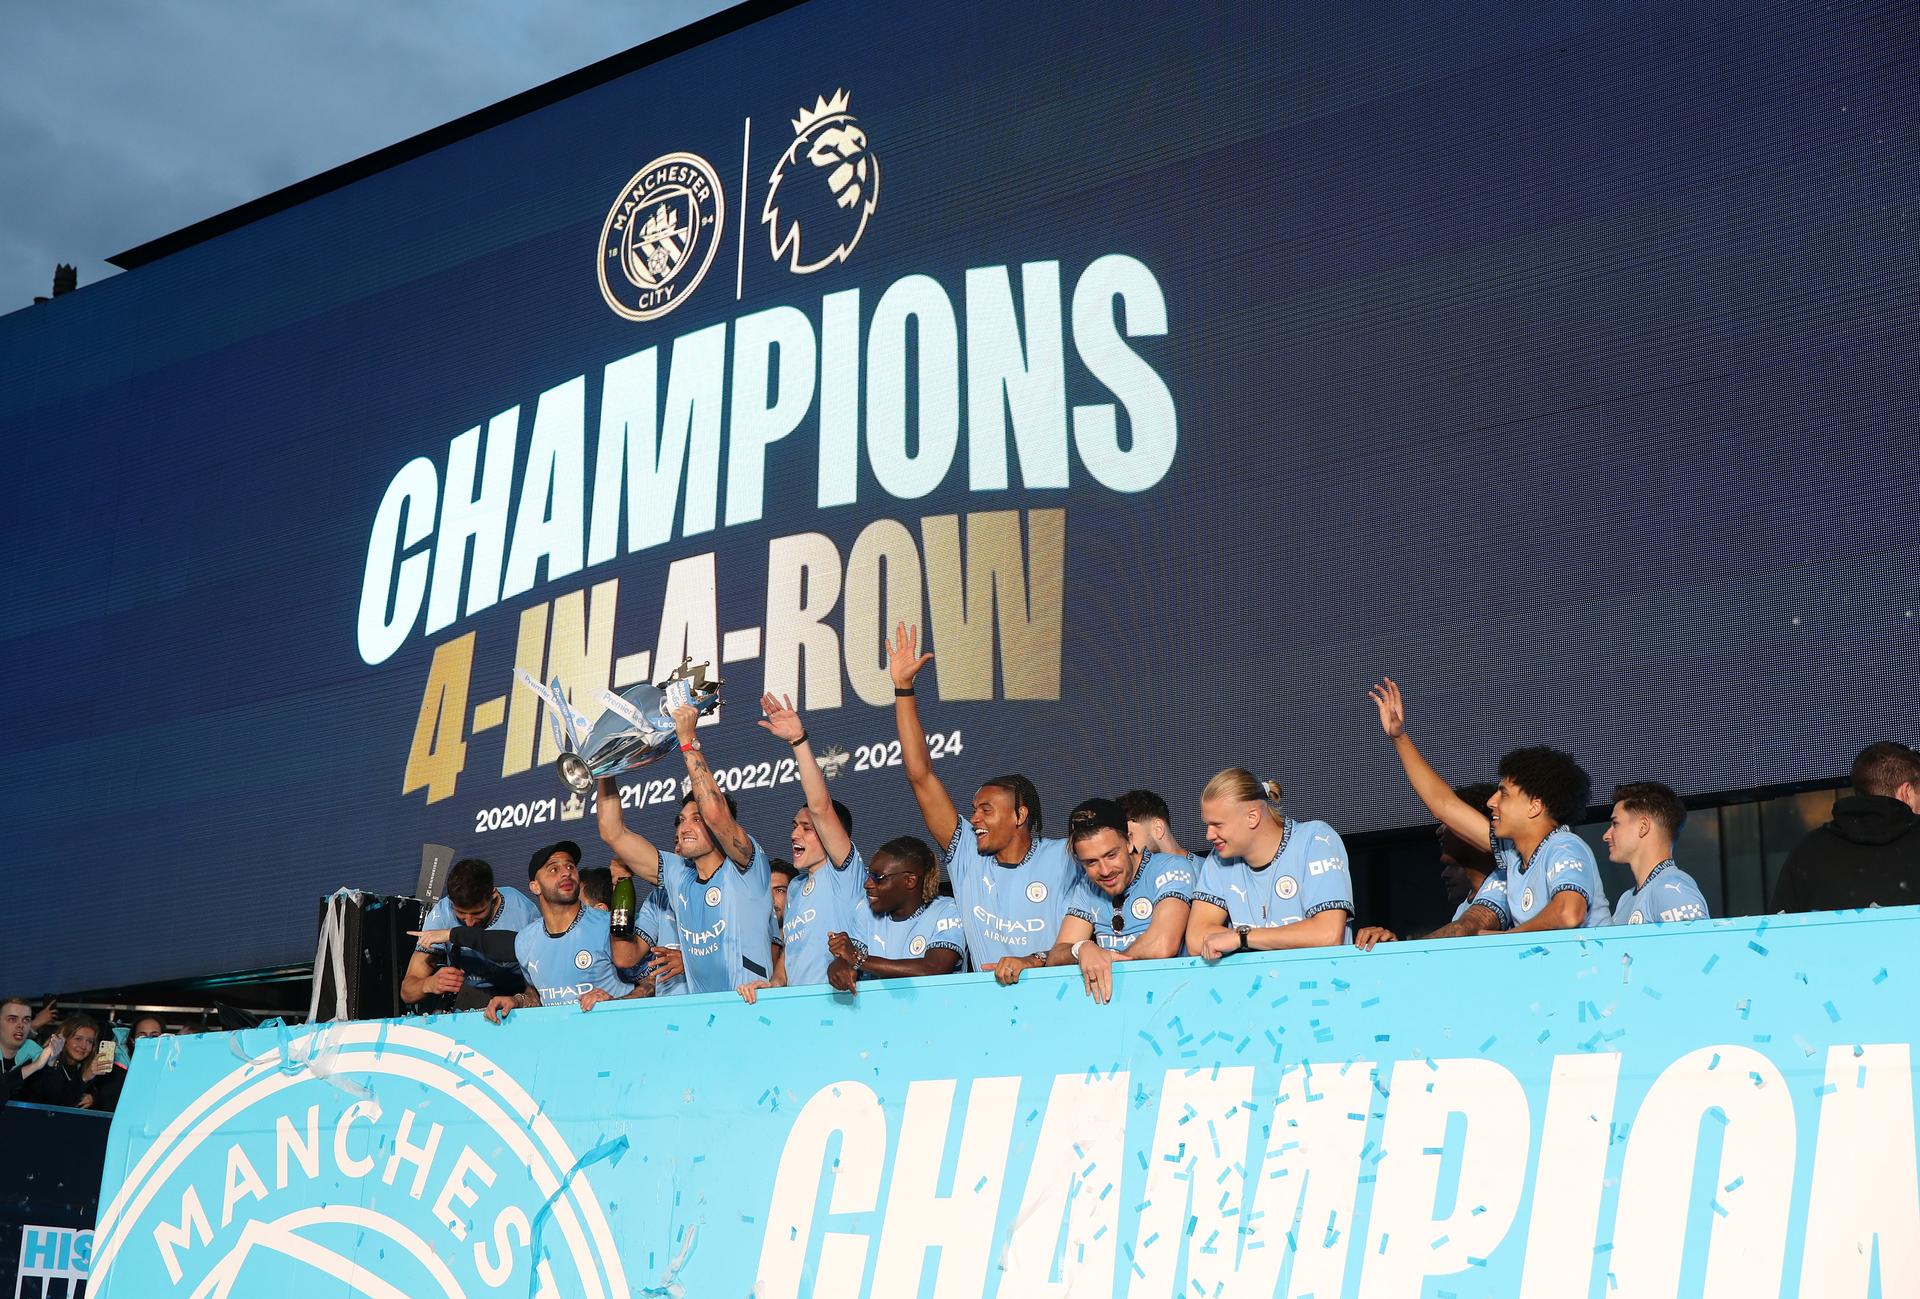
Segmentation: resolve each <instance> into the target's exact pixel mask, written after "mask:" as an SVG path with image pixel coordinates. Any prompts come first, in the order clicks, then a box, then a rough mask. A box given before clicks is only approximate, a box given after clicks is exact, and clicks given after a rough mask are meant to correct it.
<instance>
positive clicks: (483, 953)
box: [405, 626, 1920, 1020]
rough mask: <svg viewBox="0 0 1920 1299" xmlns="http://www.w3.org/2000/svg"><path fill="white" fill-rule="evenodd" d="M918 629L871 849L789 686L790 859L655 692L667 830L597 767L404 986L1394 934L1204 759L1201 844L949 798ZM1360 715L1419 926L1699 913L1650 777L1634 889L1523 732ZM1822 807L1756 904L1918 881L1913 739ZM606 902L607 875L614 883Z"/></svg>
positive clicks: (1208, 947) (460, 996)
mask: <svg viewBox="0 0 1920 1299" xmlns="http://www.w3.org/2000/svg"><path fill="white" fill-rule="evenodd" d="M932 659H933V656H932V655H931V654H921V653H919V651H918V638H917V632H916V631H915V630H913V629H910V628H907V627H904V626H903V627H901V628H899V629H898V630H897V631H896V633H895V636H894V638H893V640H892V642H891V644H890V646H889V668H890V671H891V674H892V677H893V682H894V694H895V700H894V705H895V707H894V714H895V721H896V724H897V727H898V731H899V738H900V747H901V756H902V763H903V767H904V770H905V774H906V777H907V780H908V783H909V785H910V787H911V789H912V792H913V795H914V799H915V802H916V803H917V805H918V808H919V811H920V816H921V820H922V822H923V824H924V828H925V831H926V833H927V836H928V837H927V838H924V839H923V838H921V837H919V836H918V835H917V834H907V835H900V836H897V837H893V838H889V839H888V840H887V841H886V842H885V843H883V844H881V845H880V847H879V848H878V849H876V850H875V851H874V853H873V855H872V857H871V858H868V857H866V856H864V855H863V854H862V853H861V851H860V849H859V848H858V847H857V846H856V845H855V843H854V839H853V830H854V817H853V814H852V812H851V811H850V810H849V809H848V808H847V807H846V806H845V805H843V804H841V803H840V802H838V801H836V800H835V799H833V798H832V797H831V796H830V794H829V793H828V788H827V778H826V776H825V774H824V773H823V772H822V770H821V768H820V765H819V763H818V761H817V760H816V758H815V756H814V752H813V747H812V744H811V741H810V738H809V736H808V734H807V730H806V726H805V723H804V722H803V721H802V720H801V718H800V716H799V714H798V713H797V712H796V711H795V710H794V708H793V707H792V705H791V702H790V701H786V700H781V699H776V698H775V697H773V696H772V695H768V696H765V697H763V698H762V700H761V709H762V712H763V713H764V719H763V720H762V721H761V722H760V725H761V727H762V728H764V729H765V730H767V731H768V732H769V733H771V735H773V736H774V737H776V738H777V739H779V740H780V741H782V742H784V743H786V744H788V745H789V746H790V747H791V749H792V751H793V756H794V759H795V763H796V765H797V767H798V771H799V775H800V782H801V787H802V789H803V791H804V792H805V796H806V804H805V806H803V807H801V808H800V809H799V810H798V811H796V812H795V813H794V818H793V826H792V836H791V844H792V858H791V860H790V861H788V860H779V861H776V860H774V859H772V858H770V857H769V856H768V854H767V852H766V850H765V848H764V847H763V846H762V845H761V844H760V843H759V842H758V841H757V840H756V839H755V838H754V837H753V836H752V835H750V834H748V833H747V831H746V830H745V829H743V828H742V827H741V825H740V823H739V821H738V819H737V810H736V807H735V804H734V802H733V799H732V798H731V797H730V796H728V795H727V794H726V793H725V792H724V791H723V790H721V788H720V787H719V785H718V783H717V782H716V781H715V779H714V775H713V770H712V768H711V767H710V766H709V764H708V761H707V758H706V756H705V753H704V751H703V747H702V744H701V741H700V739H699V737H698V735H697V733H696V731H695V726H696V723H697V722H698V716H697V714H696V713H695V712H694V710H692V709H691V708H687V709H682V710H680V711H679V712H678V713H676V714H675V723H676V727H677V732H678V739H679V746H680V751H681V754H682V756H683V757H684V759H685V762H686V769H687V777H688V788H689V791H690V792H688V793H687V795H686V797H685V799H684V801H683V802H682V804H681V806H680V809H679V812H678V815H677V816H676V818H675V820H674V825H673V838H672V841H671V843H669V844H656V843H655V842H654V841H653V840H651V839H649V838H647V837H646V836H645V835H643V834H641V833H639V832H638V831H636V830H633V829H632V828H630V827H629V826H627V825H626V823H625V821H624V819H623V816H622V812H621V801H620V797H619V792H618V790H617V788H616V787H615V785H614V783H613V781H611V780H602V781H601V782H600V787H599V797H598V800H597V809H596V817H597V823H598V828H599V832H600V838H601V839H602V840H603V842H604V843H605V845H606V846H607V847H608V848H609V849H611V851H612V854H613V857H612V860H611V862H610V863H609V865H608V866H606V867H594V868H587V867H585V864H584V857H583V854H582V851H581V849H580V847H579V845H578V844H576V843H573V842H570V841H561V842H559V843H554V844H550V845H548V846H547V847H545V848H542V849H540V850H539V851H538V852H536V853H535V854H534V855H533V858H532V860H531V861H530V862H529V863H528V867H527V881H528V882H527V892H526V893H525V894H522V893H520V892H519V891H517V890H514V889H511V888H506V889H503V888H500V887H497V886H496V883H495V880H494V877H493V870H492V868H491V866H489V865H488V863H486V862H484V861H481V860H479V859H477V858H468V859H465V860H462V861H460V862H457V863H456V864H455V865H454V868H453V870H452V872H451V875H450V878H449V883H448V893H447V897H446V898H445V899H443V900H442V901H441V902H440V903H439V904H438V905H437V906H436V907H435V909H434V911H433V913H431V914H430V915H429V916H428V917H427V919H426V921H425V923H424V926H423V928H422V930H421V931H420V933H419V934H418V937H419V940H420V941H419V946H418V947H417V949H416V951H415V952H414V955H413V958H412V964H411V965H410V967H409V969H408V972H407V977H406V986H405V994H406V996H407V998H408V1000H409V1001H410V1002H425V1003H426V1004H430V1005H431V1004H435V1003H434V1002H433V1001H431V1000H429V999H432V998H439V999H441V1000H440V1001H439V1002H438V1004H441V1005H448V1004H451V1005H458V1006H464V1007H472V1008H476V1009H478V1008H484V1010H485V1012H486V1014H487V1017H488V1018H489V1019H494V1020H498V1019H499V1018H500V1017H501V1016H503V1015H505V1014H507V1013H509V1012H510V1011H511V1010H512V1009H514V1008H515V1007H531V1006H537V1005H552V1004H563V1003H577V1004H578V1005H579V1006H580V1007H581V1008H582V1009H584V1010H590V1009H592V1008H593V1007H594V1006H595V1005H597V1004H599V1003H600V1002H602V1001H605V1000H609V999H612V998H625V997H650V996H669V995H675V994H680V993H703V992H716V991H725V990H728V989H732V990H735V991H737V992H738V993H739V995H740V996H742V997H744V998H745V999H746V1000H747V1001H749V1002H752V1001H753V1000H754V999H755V997H756V996H757V994H758V993H759V992H760V990H762V989H765V988H769V987H782V986H794V985H803V984H826V985H829V986H830V987H832V988H834V989H836V990H839V991H842V992H847V993H852V992H855V991H856V990H857V989H858V987H859V985H860V983H861V982H862V981H864V980H870V979H888V978H900V977H906V976H914V975H939V974H948V973H952V972H954V971H960V970H968V969H972V970H982V971H991V972H992V973H993V974H994V976H995V978H996V979H997V980H998V981H999V982H1000V983H1002V984H1012V983H1016V982H1018V980H1019V979H1020V977H1021V975H1022V973H1024V972H1025V971H1027V970H1030V969H1036V968H1040V967H1043V966H1049V965H1054V966H1059V965H1072V966H1076V967H1078V969H1079V971H1080V974H1081V978H1082V981H1083V983H1084V985H1085V988H1086V991H1087V993H1088V995H1089V996H1091V997H1093V998H1094V999H1095V1000H1096V1001H1101V1002H1104V1001H1106V1000H1108V999H1109V998H1110V997H1111V995H1112V987H1113V966H1114V965H1115V964H1116V963H1118V962H1121V961H1130V960H1153V959H1160V958H1166V957H1172V956H1179V955H1183V954H1186V955H1193V956H1199V957H1203V958H1205V959H1206V960H1209V961H1218V960H1223V959H1230V958H1232V957H1233V956H1234V955H1235V954H1237V953H1240V952H1247V951H1272V950H1279V949H1284V948H1305V947H1334V946H1339V945H1343V944H1353V945H1354V946H1357V947H1358V948H1360V949H1362V950H1371V949H1373V948H1375V947H1377V946H1378V945H1379V944H1381V943H1385V942H1392V941H1396V940H1397V939H1398V938H1399V937H1400V935H1396V934H1394V933H1392V932H1390V931H1388V930H1386V929H1384V928H1381V927H1379V926H1364V927H1362V928H1360V929H1359V930H1358V932H1357V933H1356V932H1355V931H1354V928H1353V919H1354V903H1353V889H1352V884H1351V878H1350V875H1349V872H1348V864H1347V853H1346V848H1345V846H1344V844H1343V843H1342V842H1341V839H1340V835H1339V833H1338V832H1337V831H1336V830H1334V828H1333V827H1332V826H1330V825H1328V824H1327V823H1326V822H1324V821H1317V820H1301V819H1296V818H1294V817H1291V816H1289V815H1287V813H1286V811H1285V810H1284V808H1283V805H1282V801H1281V799H1282V791H1281V788H1280V786H1279V785H1278V784H1277V783H1276V782H1274V781H1270V780H1268V781H1263V780H1259V779H1257V778H1256V777H1255V776H1254V775H1253V774H1252V773H1251V772H1249V771H1247V770H1245V769H1244V768H1239V767H1230V768H1228V769H1226V770H1224V771H1222V772H1220V773H1219V774H1218V775H1217V776H1215V777H1214V778H1213V779H1212V780H1211V781H1209V782H1208V783H1207V785H1206V787H1205V788H1204V789H1203V790H1201V791H1200V798H1199V811H1200V815H1201V818H1202V820H1203V821H1204V823H1205V826H1206V838H1207V842H1208V846H1209V848H1210V851H1209V852H1208V853H1207V854H1206V855H1205V856H1204V857H1201V856H1197V855H1195V854H1194V853H1192V852H1189V851H1188V850H1187V849H1185V848H1183V847H1182V846H1181V845H1180V844H1179V843H1178V842H1176V840H1175V838H1174V836H1173V832H1172V830H1171V828H1170V820H1171V817H1170V813H1169V810H1168V806H1167V803H1166V801H1165V799H1163V798H1162V797H1160V796H1159V795H1158V794H1155V793H1153V792H1151V791H1148V790H1134V791H1132V792H1130V793H1127V794H1125V795H1122V796H1120V797H1118V798H1090V799H1087V800H1086V801H1084V802H1082V803H1080V804H1079V805H1078V806H1077V807H1075V808H1074V810H1073V812H1072V814H1071V815H1070V816H1069V817H1068V819H1067V833H1066V835H1065V836H1064V837H1062V838H1046V837H1043V835H1042V830H1041V811H1040V797H1039V793H1038V791H1037V790H1036V789H1035V788H1034V785H1033V782H1032V781H1031V780H1029V779H1028V778H1027V777H1025V776H1023V775H1018V774H1008V775H1000V776H994V777H991V778H990V779H988V780H986V781H983V782H982V783H981V784H980V785H979V787H978V788H977V789H976V790H975V791H974V792H973V794H972V798H971V800H970V802H969V804H968V805H967V806H966V808H965V809H964V812H963V810H962V808H961V807H959V806H958V805H956V804H955V802H954V801H953V798H952V796H951V794H950V793H949V791H948V790H947V788H946V786H945V785H944V784H942V782H941V781H940V780H939V778H938V777H937V776H936V775H935V774H934V771H933V764H932V762H931V760H930V756H929V752H928V746H927V737H926V731H925V728H924V727H923V725H922V723H921V720H920V714H919V706H918V700H917V697H916V694H915V682H916V680H917V679H918V677H919V675H920V673H921V672H922V671H923V670H924V669H925V668H926V667H927V665H928V664H929V663H930V662H931V661H932ZM1370 695H1371V698H1372V700H1373V703H1374V705H1375V708H1376V710H1377V712H1378V715H1379V721H1380V725H1381V729H1382V731H1383V732H1384V733H1385V735H1386V737H1387V738H1388V740H1389V741H1391V743H1392V744H1393V746H1394V748H1395V751H1396V753H1397V754H1398V756H1399V758H1400V762H1401V765H1402V767H1403V768H1404V770H1405V772H1406V776H1407V779H1408V781H1409V782H1410V784H1411V785H1412V787H1413V789H1414V792H1415V793H1416V794H1418V795H1419V797H1420V799H1421V801H1422V802H1423V803H1425V805H1426V807H1427V809H1428V810H1429V811H1430V812H1431V813H1432V815H1433V816H1434V818H1435V820H1436V821H1437V822H1438V825H1437V827H1436V833H1437V836H1438V845H1439V858H1440V863H1441V868H1442V871H1441V874H1442V880H1443V882H1444V884H1445V886H1446V889H1447V892H1448V896H1449V899H1450V901H1451V902H1453V903H1454V904H1455V910H1454V913H1453V917H1452V919H1451V920H1449V921H1448V922H1447V923H1446V924H1444V925H1442V926H1440V927H1439V928H1438V929H1435V930H1433V931H1432V932H1431V933H1428V934H1424V935H1420V937H1424V938H1435V939H1450V938H1472V937H1474V936H1477V935H1481V934H1488V933H1498V932H1506V931H1515V932H1517V931H1540V930H1550V929H1572V928H1585V927H1594V926H1602V925H1615V924H1642V923H1656V924H1658V923H1673V922H1685V921H1694V920H1704V919H1707V918H1708V905H1707V901H1706V898H1705V897H1704V895H1703V894H1702V892H1701V890H1700V888H1699V887H1698V886H1697V885H1696V884H1695V882H1694V881H1693V879H1692V878H1691V877H1690V876H1689V875H1688V874H1687V872H1686V871H1685V870H1684V869H1683V868H1682V866H1681V864H1680V863H1678V862H1677V861H1676V860H1675V858H1674V844H1675V841H1676V839H1677V837H1678V835H1679V832H1680V827H1681V824H1682V822H1683V821H1684V820H1685V817H1686V809H1685V807H1684V806H1683V805H1682V803H1681V801H1680V799H1679V797H1678V796H1677V795H1676V794H1675V793H1674V791H1673V790H1672V789H1671V788H1669V787H1668V786H1666V785H1664V784H1661V783H1659V782H1657V781H1651V780H1643V781H1635V782H1632V783H1629V784H1625V785H1621V786H1619V787H1617V788H1616V789H1615V790H1614V791H1613V798H1612V800H1611V801H1612V815H1611V818H1610V821H1609V824H1608V827H1607V830H1606V833H1605V836H1604V839H1603V842H1604V844H1605V847H1606V851H1607V853H1608V856H1609V859H1610V860H1611V861H1612V862H1614V863H1616V864H1618V865H1621V866H1625V867H1626V868H1627V869H1628V870H1629V871H1630V872H1631V875H1632V886H1631V887H1630V888H1628V889H1627V890H1626V891H1625V892H1624V893H1622V895H1621V896H1620V897H1618V898H1617V899H1615V900H1613V901H1612V902H1611V903H1609V900H1608V898H1607V894H1606V889H1605V888H1604V886H1603V885H1602V882H1601V876H1600V871H1599V867H1598V863H1597V861H1596V860H1595V856H1594V853H1593V851H1592V850H1591V849H1590V848H1589V847H1588V845H1587V844H1586V842H1585V841H1584V840H1583V839H1581V838H1580V836H1579V835H1577V834H1576V833H1574V831H1573V829H1572V828H1571V827H1572V825H1573V823H1574V822H1575V821H1577V820H1578V819H1579V817H1580V816H1581V815H1582V814H1583V813H1584V811H1585V809H1586V808H1587V806H1588V804H1589V800H1590V798H1591V792H1592V791H1591V784H1590V781H1589V779H1588V776H1587V774H1586V772H1585V771H1583V770H1582V769H1581V767H1580V766H1579V764H1578V763H1576V762H1575V761H1574V759H1573V758H1572V757H1571V756H1569V755H1568V754H1566V753H1564V752H1562V751H1560V750H1558V749H1554V748H1550V747H1546V746H1532V747H1526V748H1519V749H1515V750H1513V751H1512V752H1510V753H1508V754H1507V755H1506V756H1505V757H1503V758H1502V759H1501V760H1500V762H1499V765H1498V770H1497V772H1496V775H1497V780H1496V781H1494V782H1491V783H1486V784H1470V785H1459V786H1454V785H1450V784H1449V783H1448V782H1447V781H1446V780H1445V779H1443V778H1442V777H1441V775H1440V774H1439V773H1438V772H1436V771H1435V770H1434V769H1433V768H1432V767H1431V766H1430V765H1429V764H1428V763H1427V761H1426V759H1425V758H1424V757H1422V756H1421V754H1420V751H1419V749H1418V748H1417V747H1416V746H1415V744H1414V742H1413V739H1412V737H1411V736H1410V735H1409V733H1408V729H1407V720H1406V707H1405V703H1404V700H1403V698H1402V695H1401V692H1400V689H1399V687H1398V686H1397V685H1396V684H1395V683H1394V682H1393V681H1392V680H1391V679H1388V680H1383V681H1381V682H1380V683H1379V684H1378V685H1376V686H1374V687H1373V688H1372V690H1371V692H1370ZM1851 783H1852V791H1853V792H1851V793H1850V794H1848V795H1847V796H1845V797H1841V798H1839V799H1837V800H1836V802H1835V805H1834V813H1833V819H1832V820H1831V821H1830V822H1828V823H1827V824H1826V825H1823V826H1821V827H1820V828H1818V829H1816V830H1814V831H1813V832H1812V833H1810V834H1809V835H1808V836H1807V837H1806V838H1805V839H1804V840H1803V841H1802V842H1801V843H1800V844H1798V845H1797V846H1796V847H1795V848H1794V850H1793V852H1792V853H1791V855H1790V856H1789V857H1788V859H1787V862H1786V864H1785V867H1784V868H1783V870H1782V872H1781V874H1780V877H1779V880H1778V883H1777V885H1776V887H1775V891H1774V895H1773V898H1772V900H1771V904H1772V905H1771V909H1772V910H1775V911H1814V910H1829V909H1840V908H1852V907H1863V906H1874V905H1901V904H1906V903H1910V902H1913V901H1916V900H1920V752H1916V751H1915V750H1914V749H1912V748H1909V747H1908V746H1906V745H1903V744H1898V743H1894V742H1890V741H1883V742H1880V743H1876V744H1872V745H1869V746H1868V747H1867V748H1866V749H1865V750H1863V751H1862V752H1861V754H1860V755H1859V757H1858V758H1857V759H1856V760H1855V762H1854V764H1853V770H1852V773H1851ZM629 899H631V900H630V901H629Z"/></svg>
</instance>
